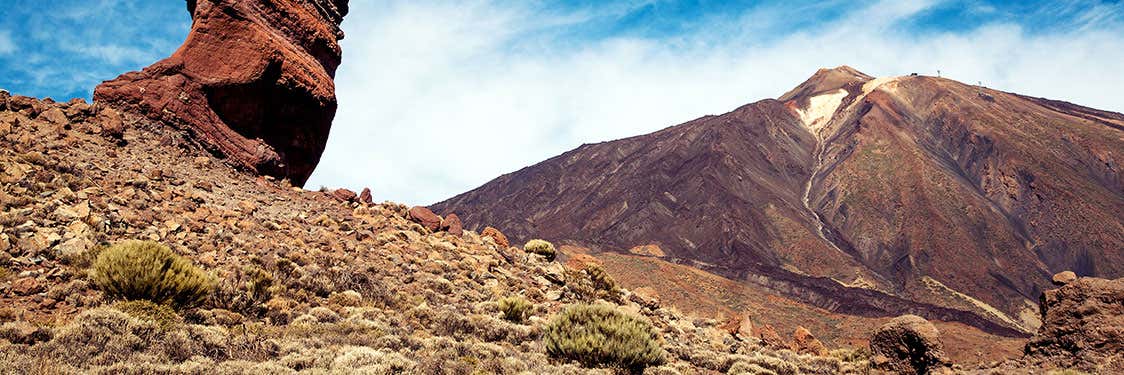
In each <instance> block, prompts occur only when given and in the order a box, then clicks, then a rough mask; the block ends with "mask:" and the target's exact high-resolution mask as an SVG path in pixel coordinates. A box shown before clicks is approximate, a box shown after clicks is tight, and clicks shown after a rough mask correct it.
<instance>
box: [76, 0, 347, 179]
mask: <svg viewBox="0 0 1124 375" xmlns="http://www.w3.org/2000/svg"><path fill="white" fill-rule="evenodd" d="M187 7H188V11H189V12H191V15H192V19H193V24H192V27H191V33H190V34H189V35H188V37H187V40H186V41H185V42H184V44H183V46H181V47H180V48H179V50H178V51H176V52H175V53H174V54H172V56H171V57H169V58H167V59H164V60H162V61H160V62H157V63H156V64H154V65H152V66H149V67H147V68H145V69H144V70H143V71H140V72H131V73H126V74H124V75H122V76H120V77H118V78H117V79H115V80H113V81H107V82H104V83H102V84H101V85H99V86H98V87H97V89H96V90H95V91H94V100H95V101H98V102H101V103H105V104H108V105H111V106H116V107H119V108H121V109H124V110H129V111H133V112H135V113H138V114H143V115H145V116H147V117H148V118H150V119H152V120H159V121H165V122H168V123H171V124H173V125H175V126H179V127H182V128H184V129H185V130H188V131H189V132H191V133H193V134H194V135H195V136H196V137H197V138H198V139H199V140H201V141H202V142H203V143H204V144H206V145H207V146H209V147H210V148H211V149H212V150H213V151H216V152H219V153H221V154H223V155H225V156H226V157H228V158H230V159H231V160H232V161H233V162H234V163H236V164H238V165H241V166H244V167H246V168H249V169H251V170H254V171H257V172H260V173H263V174H269V175H275V176H281V177H288V178H289V179H291V180H292V181H293V182H294V183H295V184H298V185H300V184H303V183H304V182H305V180H307V179H308V176H309V175H310V174H311V173H312V170H313V168H315V167H316V163H317V162H319V160H320V154H321V152H323V151H324V144H325V142H327V139H328V130H329V128H330V127H331V123H332V118H333V117H334V116H335V112H336V96H335V84H334V83H333V82H332V78H333V77H334V75H335V71H336V67H338V66H339V64H340V54H341V52H340V47H339V44H338V40H339V39H341V38H343V32H342V31H341V30H340V28H339V24H340V22H341V21H342V20H343V16H344V15H345V14H347V11H348V6H347V0H270V1H264V0H253V1H235V0H188V1H187Z"/></svg>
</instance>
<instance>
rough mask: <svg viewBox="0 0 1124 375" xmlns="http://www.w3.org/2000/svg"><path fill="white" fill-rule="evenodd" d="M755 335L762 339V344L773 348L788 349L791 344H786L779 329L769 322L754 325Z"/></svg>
mask: <svg viewBox="0 0 1124 375" xmlns="http://www.w3.org/2000/svg"><path fill="white" fill-rule="evenodd" d="M753 336H754V337H757V338H758V339H759V340H761V345H763V346H765V347H768V348H771V349H776V350H780V349H788V348H789V346H788V345H787V344H785V342H784V339H782V338H781V335H778V334H777V330H776V329H775V328H773V326H771V325H768V324H762V325H760V326H755V327H753Z"/></svg>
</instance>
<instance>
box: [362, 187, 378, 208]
mask: <svg viewBox="0 0 1124 375" xmlns="http://www.w3.org/2000/svg"><path fill="white" fill-rule="evenodd" d="M359 203H363V204H373V203H375V202H374V199H372V198H371V189H370V188H363V192H362V193H359Z"/></svg>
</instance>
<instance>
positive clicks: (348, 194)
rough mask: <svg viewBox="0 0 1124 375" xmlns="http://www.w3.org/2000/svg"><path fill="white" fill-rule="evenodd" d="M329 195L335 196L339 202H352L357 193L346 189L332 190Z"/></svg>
mask: <svg viewBox="0 0 1124 375" xmlns="http://www.w3.org/2000/svg"><path fill="white" fill-rule="evenodd" d="M331 196H332V198H335V199H336V200H337V201H340V202H352V201H355V200H356V199H357V197H358V196H357V195H355V192H354V191H351V190H347V189H336V190H332V192H331Z"/></svg>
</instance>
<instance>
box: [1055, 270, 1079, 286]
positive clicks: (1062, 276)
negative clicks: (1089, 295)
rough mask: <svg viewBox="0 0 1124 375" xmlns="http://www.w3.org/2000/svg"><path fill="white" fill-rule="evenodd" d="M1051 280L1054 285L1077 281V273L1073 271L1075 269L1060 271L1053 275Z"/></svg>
mask: <svg viewBox="0 0 1124 375" xmlns="http://www.w3.org/2000/svg"><path fill="white" fill-rule="evenodd" d="M1050 281H1051V282H1053V283H1054V285H1058V286H1062V285H1065V284H1069V283H1072V282H1074V281H1077V274H1076V273H1073V271H1062V272H1058V273H1056V274H1054V277H1052V278H1051V279H1050Z"/></svg>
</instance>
